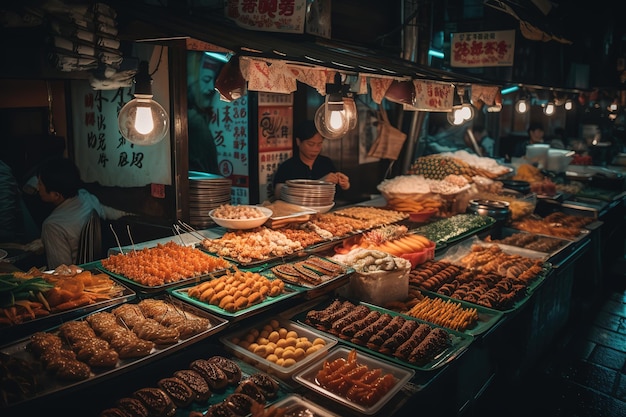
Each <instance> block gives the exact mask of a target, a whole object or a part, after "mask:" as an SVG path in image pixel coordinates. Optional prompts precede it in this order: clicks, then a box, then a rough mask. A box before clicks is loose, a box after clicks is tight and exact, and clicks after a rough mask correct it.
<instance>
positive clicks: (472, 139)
mask: <svg viewBox="0 0 626 417" xmlns="http://www.w3.org/2000/svg"><path fill="white" fill-rule="evenodd" d="M463 141H464V142H465V146H466V149H465V150H466V151H468V152H471V153H475V154H476V155H478V156H486V157H489V158H492V157H493V156H494V153H495V141H494V140H493V138H491V137H489V134H488V133H487V129H485V127H484V126H482V125H474V126H472V127H471V128H468V129H466V130H465V133H464V134H463Z"/></svg>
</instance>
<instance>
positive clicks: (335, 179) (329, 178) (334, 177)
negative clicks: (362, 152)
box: [322, 172, 339, 184]
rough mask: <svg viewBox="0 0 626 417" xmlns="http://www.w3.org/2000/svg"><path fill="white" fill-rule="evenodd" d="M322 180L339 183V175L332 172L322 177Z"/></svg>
mask: <svg viewBox="0 0 626 417" xmlns="http://www.w3.org/2000/svg"><path fill="white" fill-rule="evenodd" d="M322 181H326V182H332V183H333V184H337V183H339V178H338V177H337V173H336V172H330V173H328V174H326V176H324V177H323V178H322Z"/></svg>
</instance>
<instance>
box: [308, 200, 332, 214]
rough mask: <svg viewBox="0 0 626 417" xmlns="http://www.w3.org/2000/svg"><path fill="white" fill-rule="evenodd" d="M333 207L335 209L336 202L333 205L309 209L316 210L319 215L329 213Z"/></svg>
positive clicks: (310, 207)
mask: <svg viewBox="0 0 626 417" xmlns="http://www.w3.org/2000/svg"><path fill="white" fill-rule="evenodd" d="M333 207H335V202H334V201H333V202H332V203H331V204H328V205H326V206H309V207H307V208H308V209H310V210H315V211H317V212H318V213H326V212H327V211H329V210H330V209H331V208H333Z"/></svg>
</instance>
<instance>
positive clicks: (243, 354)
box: [220, 320, 337, 379]
mask: <svg viewBox="0 0 626 417" xmlns="http://www.w3.org/2000/svg"><path fill="white" fill-rule="evenodd" d="M269 322H270V321H269V320H268V321H267V323H266V322H259V323H257V324H255V325H253V326H250V327H247V328H245V329H242V330H240V331H238V332H236V333H231V334H229V335H225V336H222V337H221V338H220V341H221V342H222V343H223V344H224V345H225V346H226V348H227V349H230V350H231V351H232V352H233V354H234V355H235V356H236V357H238V358H241V359H242V360H244V361H245V362H247V363H249V364H251V365H252V366H254V367H256V368H258V369H260V370H261V371H264V372H267V373H268V374H272V375H275V376H277V377H279V378H281V379H289V378H291V376H292V375H293V374H294V373H295V372H296V371H298V370H300V369H302V368H303V367H305V366H307V365H308V364H310V363H311V362H313V361H315V360H317V359H319V358H320V357H324V356H325V355H326V353H327V352H328V350H329V349H330V348H331V347H333V346H335V345H336V344H337V339H333V338H331V337H328V336H326V335H325V334H322V333H317V332H314V331H313V330H312V329H310V328H307V327H304V326H300V325H298V324H296V323H294V322H292V321H288V320H284V321H279V322H278V325H279V327H280V328H285V329H287V330H288V331H295V332H296V333H297V334H298V337H299V338H300V337H306V338H307V339H308V340H309V341H310V342H313V341H314V340H315V339H321V340H323V341H324V346H323V347H322V348H319V349H318V350H317V351H315V352H314V353H311V354H309V355H306V356H304V357H302V358H301V359H298V360H297V361H296V362H295V363H294V364H293V365H290V366H281V365H278V364H276V363H274V362H272V361H270V360H268V359H266V358H265V357H263V356H261V355H259V354H256V353H254V352H251V351H250V350H248V349H246V348H245V347H244V346H242V345H241V344H240V343H237V342H236V341H237V340H239V341H244V340H245V339H246V337H247V336H248V335H249V334H250V332H251V331H252V332H254V330H255V329H256V330H258V332H259V334H260V333H261V332H262V331H263V329H264V327H265V326H266V325H267V324H269Z"/></svg>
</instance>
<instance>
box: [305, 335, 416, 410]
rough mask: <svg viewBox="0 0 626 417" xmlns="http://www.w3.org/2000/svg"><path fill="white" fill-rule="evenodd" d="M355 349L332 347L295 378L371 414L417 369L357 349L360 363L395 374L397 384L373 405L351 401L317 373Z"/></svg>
mask: <svg viewBox="0 0 626 417" xmlns="http://www.w3.org/2000/svg"><path fill="white" fill-rule="evenodd" d="M352 350H353V349H351V348H348V347H344V346H337V347H335V348H334V349H332V350H331V351H330V352H328V354H327V355H326V356H325V357H324V358H323V359H321V360H319V361H317V362H315V363H313V364H312V365H310V366H309V367H308V368H306V369H304V370H303V371H302V372H300V373H298V374H297V375H294V377H293V378H294V379H295V380H296V381H297V382H299V383H300V384H302V385H304V386H305V387H307V388H309V389H311V390H313V391H315V392H318V393H320V394H321V395H324V396H325V397H328V398H330V399H332V400H334V401H337V402H338V403H340V404H343V405H345V406H347V407H349V408H351V409H353V410H356V411H358V412H360V413H363V414H367V415H371V414H375V413H376V412H378V411H379V410H380V409H381V408H382V407H383V406H384V405H385V404H386V403H387V402H389V400H391V399H392V398H393V396H394V395H395V394H396V393H397V392H398V391H400V389H402V387H403V386H404V384H406V383H407V382H408V381H409V380H410V379H411V378H412V377H413V375H415V371H414V370H412V369H407V368H403V367H401V366H398V365H393V364H391V363H389V362H387V361H384V360H382V359H378V358H376V357H374V356H371V355H368V354H367V353H364V352H361V351H360V350H358V351H357V356H356V361H357V363H359V364H362V365H366V366H367V367H368V369H370V370H373V369H381V370H382V374H383V375H384V374H391V375H393V376H394V378H395V380H396V382H395V384H394V385H393V386H392V387H391V388H390V389H389V391H387V392H386V393H385V394H384V395H383V396H382V397H381V398H380V399H379V400H378V401H377V402H376V403H374V404H372V405H371V406H365V405H362V404H359V403H357V402H354V401H351V400H349V399H348V398H346V397H344V396H341V395H338V394H335V393H333V392H331V391H329V390H327V389H326V388H324V387H322V386H321V385H320V384H319V383H318V381H317V378H316V376H317V373H318V372H319V371H320V370H321V369H322V368H323V366H324V362H326V361H328V362H332V361H334V360H335V359H339V358H348V355H349V354H350V352H351V351H352Z"/></svg>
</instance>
